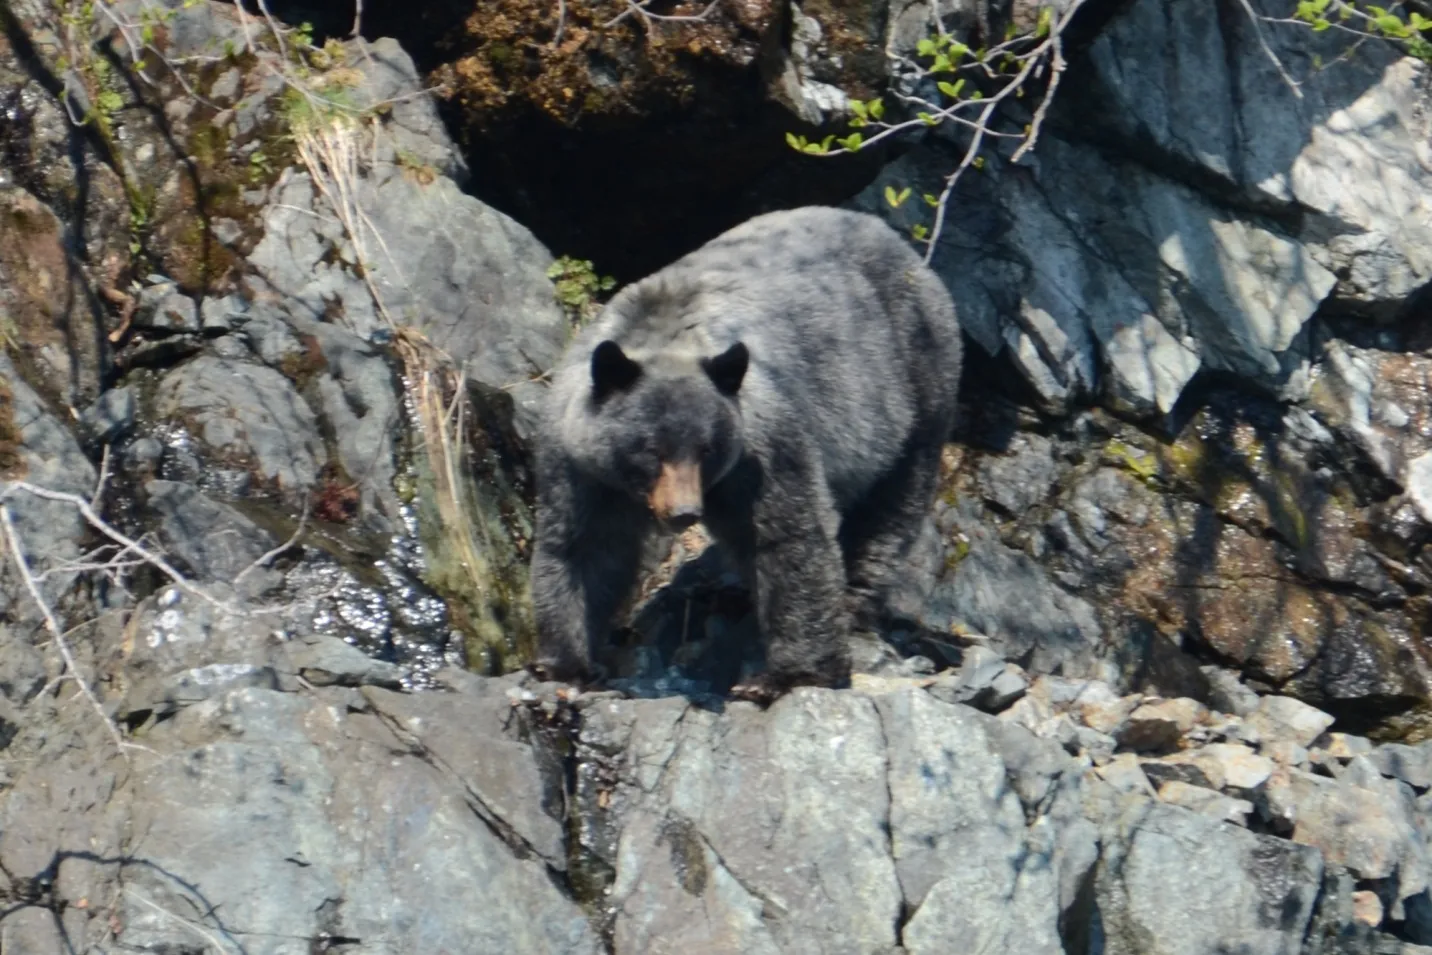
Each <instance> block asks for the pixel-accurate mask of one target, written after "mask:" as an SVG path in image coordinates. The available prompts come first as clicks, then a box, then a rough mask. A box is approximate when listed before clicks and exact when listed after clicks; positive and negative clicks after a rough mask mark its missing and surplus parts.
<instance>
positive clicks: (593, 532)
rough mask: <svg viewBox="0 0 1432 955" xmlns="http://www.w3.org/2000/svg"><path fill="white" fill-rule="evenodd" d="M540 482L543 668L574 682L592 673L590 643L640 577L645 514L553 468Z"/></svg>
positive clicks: (537, 588) (535, 559)
mask: <svg viewBox="0 0 1432 955" xmlns="http://www.w3.org/2000/svg"><path fill="white" fill-rule="evenodd" d="M546 474H547V480H546V481H544V482H543V485H542V486H541V487H540V488H539V490H538V511H537V533H536V541H535V543H534V547H533V554H532V605H533V609H534V610H535V612H536V616H537V654H536V658H535V659H534V660H533V661H532V664H531V669H532V670H533V671H535V672H536V673H537V675H538V676H540V677H542V678H544V679H549V680H561V681H563V682H568V683H580V682H587V681H588V680H590V679H591V677H592V675H593V666H592V648H593V647H594V646H595V645H596V642H597V641H599V640H601V639H603V638H605V636H606V634H607V630H608V628H609V627H610V626H611V621H612V616H613V614H615V613H616V610H617V608H618V607H619V606H620V605H621V602H622V601H623V600H624V599H625V598H626V596H627V594H628V593H629V592H630V591H631V589H632V586H633V585H634V584H635V582H636V574H637V570H638V567H639V565H640V560H641V541H642V535H643V533H644V532H645V529H646V526H647V521H646V519H645V516H644V514H643V513H642V512H641V511H640V509H639V508H637V507H635V506H634V505H633V504H631V503H629V502H627V501H625V500H623V499H620V498H618V497H617V496H616V495H615V494H613V493H611V492H607V491H606V490H605V489H603V488H598V487H594V486H592V485H590V484H587V483H585V482H584V481H583V480H582V479H581V478H580V476H578V475H576V474H575V472H574V471H573V470H572V469H570V468H564V469H550V470H548V471H547V472H546Z"/></svg>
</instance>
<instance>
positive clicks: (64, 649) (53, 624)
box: [0, 498, 129, 759]
mask: <svg viewBox="0 0 1432 955" xmlns="http://www.w3.org/2000/svg"><path fill="white" fill-rule="evenodd" d="M77 500H79V499H78V498H77ZM0 528H3V529H4V531H5V540H6V542H7V544H8V545H9V550H10V557H11V561H12V563H14V565H15V572H16V573H17V574H19V575H20V579H21V580H22V581H23V582H24V584H25V589H26V590H28V591H29V592H30V599H31V600H33V601H35V606H36V607H38V608H39V610H40V616H41V617H42V618H43V619H44V621H45V629H46V630H48V631H50V638H51V639H52V640H54V641H55V646H56V647H57V648H58V649H59V651H60V658H61V659H62V660H64V662H65V668H66V669H68V670H69V671H70V673H71V675H72V676H73V677H74V681H75V683H76V684H78V686H79V688H80V693H82V694H84V698H85V699H86V700H88V701H89V704H90V706H92V707H94V711H95V712H96V713H97V714H99V718H100V722H101V723H103V724H104V727H105V729H106V730H108V731H109V735H110V736H111V737H113V739H114V745H115V746H117V747H119V751H120V753H121V754H122V755H124V757H125V759H128V758H129V757H128V755H127V754H125V753H124V747H125V744H124V737H123V736H121V735H120V732H119V727H118V726H115V725H114V721H113V720H111V719H110V718H109V714H107V713H105V711H104V706H103V704H101V703H100V701H99V697H97V696H95V694H94V690H93V689H92V688H91V687H90V685H89V683H88V682H87V681H86V680H85V678H84V676H83V674H81V673H80V667H79V664H78V663H76V662H75V655H74V653H73V652H71V650H70V643H69V641H68V640H67V639H65V631H64V630H62V629H61V628H60V622H59V621H58V620H56V619H55V613H54V611H53V610H51V609H50V605H49V603H48V602H47V601H46V600H45V595H44V593H43V592H42V591H41V590H40V585H39V583H37V582H36V580H35V576H34V574H32V573H30V565H29V562H28V561H27V559H26V557H25V548H24V545H23V544H21V542H20V535H19V534H18V533H17V532H16V530H15V522H14V521H13V520H11V519H10V507H9V505H8V504H5V503H4V502H3V501H0Z"/></svg>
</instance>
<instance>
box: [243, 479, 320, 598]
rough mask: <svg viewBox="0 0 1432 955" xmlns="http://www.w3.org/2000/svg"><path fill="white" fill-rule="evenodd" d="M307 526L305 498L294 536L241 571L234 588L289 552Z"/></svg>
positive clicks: (306, 500)
mask: <svg viewBox="0 0 1432 955" xmlns="http://www.w3.org/2000/svg"><path fill="white" fill-rule="evenodd" d="M307 524H308V499H307V498H305V499H304V501H303V513H302V514H300V515H299V516H298V527H296V528H295V529H294V532H293V534H292V535H291V536H290V537H289V539H288V540H286V541H284V542H283V543H282V544H279V545H278V546H277V547H275V548H273V549H272V550H270V551H269V552H268V553H266V554H264V555H263V556H262V557H260V558H259V559H258V560H256V561H254V562H253V563H252V564H250V565H249V566H247V567H245V568H244V569H243V570H241V571H239V575H238V576H237V577H235V578H234V588H235V589H238V586H239V584H241V583H243V580H244V578H245V577H247V576H248V575H249V574H251V573H253V572H254V571H256V570H258V569H259V568H260V567H266V566H268V564H269V562H270V561H272V560H273V559H274V558H275V557H277V556H278V555H279V554H282V553H283V552H284V551H286V550H288V549H289V548H290V547H292V546H293V545H294V544H297V543H298V539H299V538H300V537H302V536H303V532H304V530H305V529H306V527H307Z"/></svg>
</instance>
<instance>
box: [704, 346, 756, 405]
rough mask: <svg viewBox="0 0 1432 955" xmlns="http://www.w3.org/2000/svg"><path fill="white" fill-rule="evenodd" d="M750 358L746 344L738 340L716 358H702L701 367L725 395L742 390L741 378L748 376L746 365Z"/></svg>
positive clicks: (717, 388)
mask: <svg viewBox="0 0 1432 955" xmlns="http://www.w3.org/2000/svg"><path fill="white" fill-rule="evenodd" d="M750 359H751V355H750V353H749V352H747V351H746V346H745V345H743V344H742V343H741V342H737V343H736V344H734V345H732V346H731V347H730V348H728V349H726V350H725V351H723V352H722V353H721V354H719V355H717V356H716V357H715V358H703V359H701V367H702V369H704V370H705V372H706V375H707V377H708V378H710V379H711V383H712V384H714V385H715V386H716V390H717V391H719V392H721V394H723V395H734V394H735V393H736V392H738V391H740V390H741V379H743V378H745V377H746V365H747V364H748V363H749V362H750Z"/></svg>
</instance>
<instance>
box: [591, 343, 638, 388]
mask: <svg viewBox="0 0 1432 955" xmlns="http://www.w3.org/2000/svg"><path fill="white" fill-rule="evenodd" d="M639 377H641V366H640V365H638V364H637V363H636V362H634V361H632V360H631V359H630V358H628V357H627V356H626V352H624V351H622V346H620V345H618V344H617V343H616V342H614V341H611V340H610V339H608V340H607V341H604V342H602V343H601V344H600V345H598V346H597V347H596V348H595V349H593V351H592V395H593V397H595V398H596V399H597V400H598V401H601V400H602V399H603V398H605V397H606V396H607V395H609V394H611V393H612V392H614V391H621V390H623V389H625V388H630V387H631V386H632V384H633V383H634V382H635V381H636V380H637V379H638V378H639Z"/></svg>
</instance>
